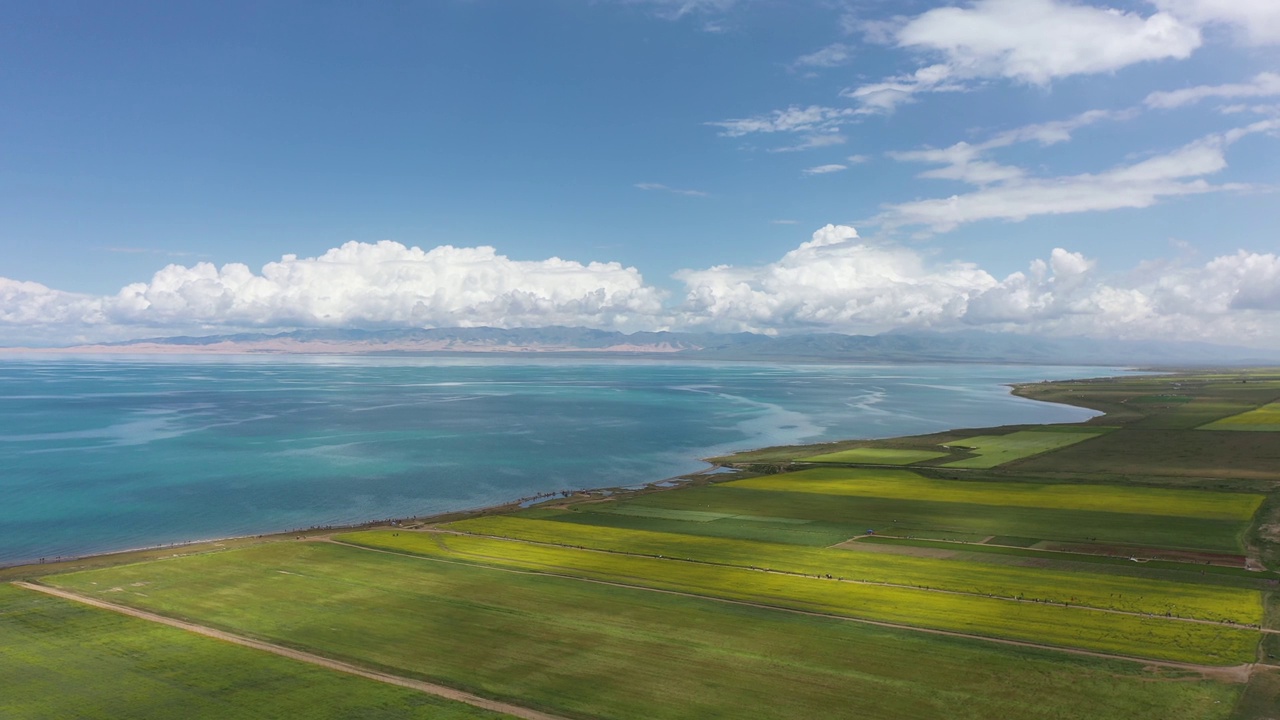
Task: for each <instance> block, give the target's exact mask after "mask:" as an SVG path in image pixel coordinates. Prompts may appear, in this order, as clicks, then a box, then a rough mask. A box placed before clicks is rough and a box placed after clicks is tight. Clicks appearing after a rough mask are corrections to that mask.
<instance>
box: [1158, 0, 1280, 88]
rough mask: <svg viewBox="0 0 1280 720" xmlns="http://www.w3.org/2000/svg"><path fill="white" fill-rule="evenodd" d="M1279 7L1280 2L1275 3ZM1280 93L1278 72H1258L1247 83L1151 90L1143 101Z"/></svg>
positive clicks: (1279, 75)
mask: <svg viewBox="0 0 1280 720" xmlns="http://www.w3.org/2000/svg"><path fill="white" fill-rule="evenodd" d="M1276 7H1277V8H1280V3H1277V4H1276ZM1277 95H1280V74H1277V73H1271V72H1264V73H1258V74H1257V75H1255V76H1254V77H1253V79H1252V80H1250V81H1249V82H1247V83H1231V84H1227V85H1197V86H1196V87H1189V88H1183V89H1181V90H1171V91H1165V92H1153V93H1151V94H1150V95H1148V96H1147V98H1146V100H1145V101H1144V102H1145V103H1146V104H1147V106H1148V107H1153V108H1166V109H1167V108H1176V107H1182V106H1183V105H1191V104H1193V103H1198V102H1200V101H1202V100H1208V99H1210V98H1214V99H1223V100H1234V99H1239V98H1259V97H1275V96H1277Z"/></svg>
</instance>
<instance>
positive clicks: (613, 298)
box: [0, 0, 1280, 350]
mask: <svg viewBox="0 0 1280 720" xmlns="http://www.w3.org/2000/svg"><path fill="white" fill-rule="evenodd" d="M0 107H2V108H3V111H2V112H0V346H6V345H7V346H15V345H44V346H47V345H70V344H77V343H85V342H98V341H113V340H122V339H129V338H142V337H156V336H165V335H177V334H186V335H211V334H222V333H227V332H238V331H246V330H250V331H265V332H275V331H280V330H289V329H295V328H335V327H353V328H407V327H467V326H496V327H538V326H547V325H570V326H583V327H593V328H602V329H608V330H619V331H623V332H633V331H637V330H664V329H665V330H696V331H706V330H712V331H751V332H763V333H770V334H787V333H796V332H841V333H856V334H872V333H879V332H886V331H892V330H924V331H960V330H982V331H992V332H1019V333H1025V334H1027V335H1031V336H1036V335H1049V336H1089V337H1097V338H1116V339H1168V340H1203V341H1209V342H1215V343H1223V344H1230V345H1243V346H1250V347H1257V348H1264V349H1275V350H1280V257H1278V256H1277V253H1278V252H1280V194H1277V190H1278V189H1280V2H1276V0H1131V1H1127V2H1126V1H1124V0H1088V1H1086V0H970V1H966V2H936V1H928V2H926V1H922V0H895V1H889V0H843V1H842V0H594V1H593V0H434V1H432V2H385V3H356V2H331V1H322V0H307V1H305V2H302V1H293V0H273V1H272V2H268V3H263V2H256V1H255V2H241V1H240V0H220V1H219V2H216V3H215V2H169V1H167V0H166V1H159V0H157V1H155V2H143V1H140V0H117V1H116V2H111V3H102V2H94V1H84V2H81V1H75V0H43V1H42V2H39V3H31V2H18V1H16V0H0Z"/></svg>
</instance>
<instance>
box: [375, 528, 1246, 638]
mask: <svg viewBox="0 0 1280 720" xmlns="http://www.w3.org/2000/svg"><path fill="white" fill-rule="evenodd" d="M444 528H445V529H448V530H454V531H461V532H463V533H467V534H473V535H480V536H489V537H492V538H495V539H508V540H523V541H533V542H537V543H543V544H547V545H554V546H560V547H566V548H575V547H576V548H582V547H587V548H591V549H595V550H607V551H611V552H617V553H619V554H624V555H631V556H638V557H653V558H668V559H672V558H674V559H680V560H688V561H693V562H704V563H707V564H712V565H720V566H730V567H738V568H750V569H756V568H761V569H770V570H777V571H780V572H784V573H789V574H795V575H807V576H814V575H818V576H823V577H829V576H834V577H837V578H841V579H846V578H847V579H849V580H852V581H856V582H863V583H868V584H876V585H886V586H895V587H903V588H916V589H928V590H941V591H950V592H956V593H960V594H965V595H974V596H979V597H999V598H1003V599H1034V600H1038V601H1043V602H1050V603H1057V604H1069V605H1072V606H1084V607H1091V608H1096V609H1100V610H1115V611H1120V612H1128V613H1132V614H1137V615H1141V614H1149V615H1161V616H1167V617H1170V618H1172V617H1188V618H1197V619H1201V620H1209V621H1213V622H1220V621H1223V620H1229V621H1232V622H1235V623H1243V624H1254V623H1257V622H1259V621H1261V620H1262V604H1261V601H1260V598H1259V594H1258V592H1257V591H1255V590H1246V589H1241V588H1225V587H1216V586H1205V585H1200V584H1188V583H1181V582H1172V581H1168V580H1146V579H1141V578H1132V577H1124V576H1116V575H1098V574H1093V573H1083V572H1067V571H1062V570H1043V569H1039V568H1023V567H1014V566H998V565H989V564H980V563H969V562H964V561H956V560H943V559H938V558H920V557H906V556H901V555H883V554H872V553H867V552H858V551H856V550H847V549H842V548H808V547H795V546H788V545H782V544H778V543H765V542H757V541H747V540H724V539H720V538H707V537H701V536H696V535H679V534H676V533H663V532H654V531H648V530H623V529H618V528H597V527H592V526H580V525H573V524H565V523H554V522H551V521H545V520H529V519H523V518H512V517H487V518H475V519H471V520H463V521H460V522H454V523H449V524H448V525H446V526H444ZM375 532H376V531H375ZM868 539H869V538H868Z"/></svg>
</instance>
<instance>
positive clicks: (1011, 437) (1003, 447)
mask: <svg viewBox="0 0 1280 720" xmlns="http://www.w3.org/2000/svg"><path fill="white" fill-rule="evenodd" d="M1101 434H1102V432H1071V431H1066V432H1063V431H1060V430H1052V429H1045V430H1021V431H1018V432H1013V433H1009V434H1008V435H977V436H975V437H970V438H965V439H964V440H960V441H957V442H954V443H952V444H951V445H950V446H949V447H953V448H962V449H964V450H968V451H969V452H971V453H973V454H974V455H975V456H976V457H971V458H965V459H964V460H956V461H954V462H949V463H946V465H945V467H956V468H993V467H995V466H997V465H1003V464H1005V463H1007V462H1013V461H1014V460H1021V459H1022V458H1025V457H1030V456H1032V455H1039V454H1041V453H1046V452H1049V451H1051V450H1057V449H1058V448H1062V447H1066V446H1068V445H1074V444H1076V443H1078V442H1082V441H1084V440H1089V439H1091V438H1095V437H1097V436H1098V435H1101Z"/></svg>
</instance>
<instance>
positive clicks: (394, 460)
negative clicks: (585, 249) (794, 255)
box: [0, 356, 1115, 565]
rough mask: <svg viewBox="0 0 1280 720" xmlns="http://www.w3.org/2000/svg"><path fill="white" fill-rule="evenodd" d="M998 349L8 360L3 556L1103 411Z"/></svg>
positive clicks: (475, 498) (366, 514)
mask: <svg viewBox="0 0 1280 720" xmlns="http://www.w3.org/2000/svg"><path fill="white" fill-rule="evenodd" d="M1105 374H1115V371H1114V370H1110V369H1105V368H1077V367H1033V366H994V365H907V366H901V365H899V366H893V365H852V366H814V365H772V364H754V363H734V364H710V363H688V362H683V363H675V362H660V361H653V362H642V361H577V360H557V359H526V358H489V357H485V358H477V359H438V358H368V357H362V358H342V357H288V358H280V357H272V358H260V357H244V358H224V357H218V358H202V357H198V356H197V357H190V356H188V357H183V358H181V359H170V358H163V357H156V358H120V357H116V358H101V359H97V358H66V357H52V356H49V357H32V358H21V359H5V360H0V565H3V564H12V563H17V562H23V561H32V560H37V559H39V558H50V559H52V558H54V557H56V556H68V555H80V554H85V553H92V552H103V551H108V550H120V549H126V548H135V547H143V546H151V545H158V544H167V543H173V542H185V541H192V540H199V539H208V538H214V537H226V536H233V535H251V534H257V533H265V532H270V531H282V530H289V529H295V528H302V527H311V526H318V525H337V524H346V523H355V522H361V521H366V520H372V519H380V518H388V517H408V516H412V515H424V514H430V513H438V512H443V511H447V510H456V509H463V508H474V507H478V506H483V505H491V504H496V503H501V502H506V501H510V500H513V499H516V498H520V497H525V496H529V495H533V494H536V493H539V492H548V491H557V490H562V489H576V488H589V487H601V486H619V485H634V484H640V483H644V482H650V481H654V480H660V479H662V478H667V477H671V476H674V475H679V474H682V473H687V472H692V471H695V470H699V469H702V468H704V467H706V465H705V464H704V463H701V462H699V461H698V460H697V458H699V457H706V456H709V455H712V454H716V453H721V452H726V451H729V450H735V449H746V448H752V447H760V446H764V445H776V444H785V443H797V442H812V441H820V440H835V439H841V438H850V437H887V436H895V435H903V434H914V433H924V432H931V431H937V430H943V429H947V428H952V427H964V426H985V425H1001V424H1008V423H1028V422H1073V421H1078V420H1083V419H1085V418H1087V417H1090V416H1091V415H1092V414H1093V413H1091V412H1090V411H1087V410H1083V409H1080V408H1072V407H1067V406H1060V405H1050V404H1046V403H1036V402H1032V401H1028V400H1023V399H1020V398H1015V397H1013V396H1011V395H1009V394H1008V389H1007V388H1005V387H1003V386H1002V385H1001V384H1002V383H1008V382H1021V381H1033V380H1041V379H1057V378H1069V377H1089V376H1098V375H1105Z"/></svg>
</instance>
